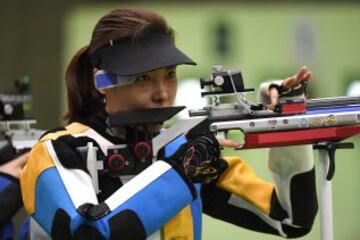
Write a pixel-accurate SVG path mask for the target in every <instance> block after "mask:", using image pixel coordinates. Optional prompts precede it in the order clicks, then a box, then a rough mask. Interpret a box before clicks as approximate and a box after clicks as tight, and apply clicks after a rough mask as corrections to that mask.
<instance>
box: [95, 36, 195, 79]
mask: <svg viewBox="0 0 360 240" xmlns="http://www.w3.org/2000/svg"><path fill="white" fill-rule="evenodd" d="M92 63H93V65H95V67H97V68H99V69H103V70H106V71H108V72H111V73H115V74H118V75H124V76H129V75H138V74H141V73H144V72H149V71H153V70H156V69H160V68H164V67H170V66H176V65H182V64H186V65H196V63H195V62H194V61H193V60H191V59H190V58H189V57H187V56H186V55H185V54H184V53H182V52H181V51H180V50H179V49H177V48H176V46H175V44H174V40H173V38H172V37H171V36H169V35H166V34H163V33H148V34H146V35H145V36H144V37H141V38H140V39H138V40H137V41H135V42H134V41H133V40H130V39H128V40H125V41H122V42H119V43H115V44H113V45H109V46H107V47H103V48H101V49H99V51H96V52H95V54H93V56H92Z"/></svg>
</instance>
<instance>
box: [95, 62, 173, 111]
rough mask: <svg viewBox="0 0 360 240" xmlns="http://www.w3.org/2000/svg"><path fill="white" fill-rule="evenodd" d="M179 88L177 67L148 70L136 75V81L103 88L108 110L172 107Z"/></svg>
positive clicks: (102, 91)
mask: <svg viewBox="0 0 360 240" xmlns="http://www.w3.org/2000/svg"><path fill="white" fill-rule="evenodd" d="M176 90H177V78H176V67H167V68H161V69H158V70H154V71H151V72H147V73H144V74H141V75H138V76H137V77H136V80H135V82H134V83H132V84H129V85H125V86H118V87H114V88H109V89H104V90H101V93H102V94H104V95H105V97H106V106H105V109H106V112H107V113H109V114H113V113H115V112H118V111H125V110H134V109H143V108H159V107H170V106H172V105H173V103H174V100H175V96H176Z"/></svg>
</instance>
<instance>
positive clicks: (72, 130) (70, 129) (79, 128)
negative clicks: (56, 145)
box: [40, 122, 90, 141]
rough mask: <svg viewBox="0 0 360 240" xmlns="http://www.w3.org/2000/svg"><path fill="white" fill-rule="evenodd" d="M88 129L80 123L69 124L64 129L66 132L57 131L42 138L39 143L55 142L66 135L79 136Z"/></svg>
mask: <svg viewBox="0 0 360 240" xmlns="http://www.w3.org/2000/svg"><path fill="white" fill-rule="evenodd" d="M88 129H90V128H89V127H88V126H86V125H83V124H81V123H77V122H74V123H71V124H70V125H68V126H67V127H66V130H62V131H57V132H54V133H49V134H46V135H45V136H44V137H42V138H41V139H40V141H47V140H55V139H57V138H59V137H61V136H64V135H67V134H79V133H82V132H85V131H86V130H88Z"/></svg>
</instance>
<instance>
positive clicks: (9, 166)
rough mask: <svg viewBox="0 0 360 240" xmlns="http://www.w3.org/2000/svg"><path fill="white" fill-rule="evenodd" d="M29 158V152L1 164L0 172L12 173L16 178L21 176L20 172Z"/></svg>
mask: <svg viewBox="0 0 360 240" xmlns="http://www.w3.org/2000/svg"><path fill="white" fill-rule="evenodd" d="M28 158H29V152H27V153H24V154H22V155H20V156H18V157H17V158H15V159H14V160H11V161H10V162H7V163H5V164H3V165H1V166H0V172H3V173H6V174H9V175H12V176H14V177H16V178H19V176H20V172H21V170H22V169H23V167H24V166H25V164H26V162H27V160H28Z"/></svg>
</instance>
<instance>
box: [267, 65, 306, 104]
mask: <svg viewBox="0 0 360 240" xmlns="http://www.w3.org/2000/svg"><path fill="white" fill-rule="evenodd" d="M311 77H312V72H311V71H310V70H309V69H308V68H307V67H305V66H303V67H301V68H300V69H299V70H298V72H297V73H296V74H295V75H293V76H291V77H288V78H286V79H285V80H284V81H283V82H282V84H281V86H280V88H282V89H283V90H289V89H291V88H294V87H297V86H300V84H302V81H304V82H308V81H309V80H310V79H311ZM279 96H280V93H279V87H278V86H275V85H273V86H270V87H269V97H270V103H269V105H268V108H269V109H271V110H274V108H275V106H276V104H277V103H278V100H279Z"/></svg>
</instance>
